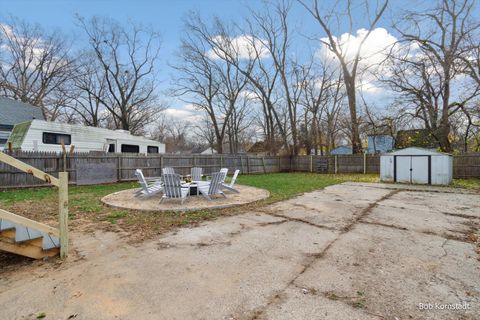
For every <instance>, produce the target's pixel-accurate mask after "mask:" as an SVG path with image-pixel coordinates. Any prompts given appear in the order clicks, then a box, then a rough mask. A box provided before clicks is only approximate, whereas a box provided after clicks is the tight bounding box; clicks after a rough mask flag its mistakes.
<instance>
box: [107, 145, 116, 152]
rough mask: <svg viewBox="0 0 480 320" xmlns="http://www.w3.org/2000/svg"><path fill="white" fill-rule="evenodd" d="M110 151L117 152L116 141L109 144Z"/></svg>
mask: <svg viewBox="0 0 480 320" xmlns="http://www.w3.org/2000/svg"><path fill="white" fill-rule="evenodd" d="M108 152H111V153H115V143H110V144H109V145H108Z"/></svg>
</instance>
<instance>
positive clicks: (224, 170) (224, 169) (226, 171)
mask: <svg viewBox="0 0 480 320" xmlns="http://www.w3.org/2000/svg"><path fill="white" fill-rule="evenodd" d="M220 172H222V173H225V175H224V176H223V180H222V183H224V182H225V178H226V176H227V174H228V168H222V169H220Z"/></svg>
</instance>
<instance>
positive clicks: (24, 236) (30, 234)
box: [15, 224, 42, 242]
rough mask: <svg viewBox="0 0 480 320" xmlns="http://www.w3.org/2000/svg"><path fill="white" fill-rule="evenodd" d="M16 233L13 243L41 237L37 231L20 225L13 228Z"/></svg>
mask: <svg viewBox="0 0 480 320" xmlns="http://www.w3.org/2000/svg"><path fill="white" fill-rule="evenodd" d="M15 229H16V231H17V233H16V234H15V241H17V242H22V241H26V240H32V239H35V238H39V237H42V233H41V232H40V231H37V230H33V229H30V228H27V227H24V226H22V225H19V224H17V226H16V227H15Z"/></svg>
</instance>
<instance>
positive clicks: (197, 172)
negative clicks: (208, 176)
mask: <svg viewBox="0 0 480 320" xmlns="http://www.w3.org/2000/svg"><path fill="white" fill-rule="evenodd" d="M190 173H191V176H192V181H201V180H202V168H198V167H193V168H192V170H191V172H190Z"/></svg>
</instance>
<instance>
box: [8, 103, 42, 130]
mask: <svg viewBox="0 0 480 320" xmlns="http://www.w3.org/2000/svg"><path fill="white" fill-rule="evenodd" d="M32 119H38V120H45V118H44V116H43V113H42V110H41V109H40V108H38V107H34V106H32V105H29V104H27V103H23V102H21V101H17V100H13V99H10V98H5V97H0V125H11V126H13V125H15V124H17V123H20V122H24V121H29V120H32Z"/></svg>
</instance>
